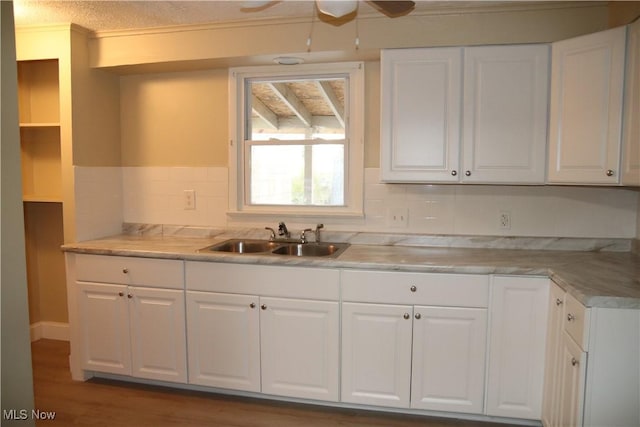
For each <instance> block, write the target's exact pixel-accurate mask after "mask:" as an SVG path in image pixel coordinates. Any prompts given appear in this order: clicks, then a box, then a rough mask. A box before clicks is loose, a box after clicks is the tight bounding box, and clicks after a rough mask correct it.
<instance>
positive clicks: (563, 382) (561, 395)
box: [542, 283, 640, 427]
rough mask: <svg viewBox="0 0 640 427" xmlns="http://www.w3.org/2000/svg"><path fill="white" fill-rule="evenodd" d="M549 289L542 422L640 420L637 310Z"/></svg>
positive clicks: (593, 425)
mask: <svg viewBox="0 0 640 427" xmlns="http://www.w3.org/2000/svg"><path fill="white" fill-rule="evenodd" d="M551 295H552V297H551V298H550V300H549V307H550V315H549V330H548V333H547V337H548V338H547V341H548V345H549V346H550V349H551V350H550V351H548V352H547V360H546V364H547V368H546V372H545V396H544V405H543V408H544V413H543V416H542V421H543V425H544V426H545V427H573V426H589V427H601V426H607V427H613V426H619V427H628V426H638V425H640V411H638V402H640V310H638V309H621V308H602V307H585V306H584V305H582V304H581V303H580V302H579V301H578V300H576V299H575V298H574V297H573V296H571V295H569V294H567V293H566V292H565V291H564V290H563V289H562V288H560V286H558V285H557V284H555V283H553V284H552V290H551Z"/></svg>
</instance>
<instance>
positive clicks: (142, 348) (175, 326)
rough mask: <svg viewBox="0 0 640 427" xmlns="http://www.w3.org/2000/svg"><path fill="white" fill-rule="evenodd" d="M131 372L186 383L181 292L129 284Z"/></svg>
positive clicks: (140, 375)
mask: <svg viewBox="0 0 640 427" xmlns="http://www.w3.org/2000/svg"><path fill="white" fill-rule="evenodd" d="M127 296H128V299H129V319H130V321H129V322H130V327H131V345H132V357H133V359H132V361H133V369H132V375H133V376H135V377H140V378H148V379H154V380H161V381H172V382H180V383H186V382H187V354H186V350H187V343H186V336H185V313H184V291H181V290H175V289H153V288H142V287H133V286H130V287H129V289H128V294H127Z"/></svg>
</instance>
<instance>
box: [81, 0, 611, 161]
mask: <svg viewBox="0 0 640 427" xmlns="http://www.w3.org/2000/svg"><path fill="white" fill-rule="evenodd" d="M607 20H608V14H607V9H606V7H604V6H602V5H599V6H598V5H596V6H594V7H581V8H574V9H566V8H560V9H557V8H549V9H544V10H533V11H531V10H526V11H509V12H504V11H503V12H500V13H481V14H478V13H466V14H445V15H431V16H419V17H411V16H409V17H405V18H399V19H388V18H385V19H367V20H363V22H360V23H359V32H360V40H361V43H362V46H363V48H362V52H368V53H366V54H362V55H363V56H364V57H373V59H372V60H368V61H367V62H366V69H365V76H366V81H365V84H366V89H365V100H364V102H365V166H366V167H377V166H378V165H379V151H380V148H379V145H380V144H379V135H380V127H379V121H380V90H379V86H380V71H379V68H380V66H379V61H378V57H379V48H380V47H397V46H414V45H420V46H438V45H465V44H467V45H470V44H471V45H473V44H482V43H524V42H540V41H544V42H547V41H553V40H558V39H562V38H566V37H570V36H573V35H577V34H583V33H588V32H594V31H598V30H601V29H604V28H606V27H607ZM299 25H300V24H299V23H295V24H289V25H285V24H283V25H281V26H280V27H279V28H280V31H281V33H276V34H275V35H274V33H273V32H272V30H273V29H272V28H271V27H272V26H271V25H269V26H266V25H263V26H262V27H260V26H257V27H256V26H255V25H254V26H245V27H241V28H236V27H233V28H223V29H216V30H215V33H216V34H215V35H216V37H214V38H210V39H208V40H206V44H204V43H202V42H201V41H200V39H199V36H204V35H205V33H207V31H214V30H201V31H192V32H187V33H189V34H188V36H189V37H190V38H191V39H190V40H188V43H187V41H185V40H183V37H186V36H185V34H184V33H185V32H174V33H171V32H161V33H157V34H151V35H149V34H147V35H145V36H143V35H141V34H132V35H126V36H119V37H113V36H112V35H104V36H98V38H97V39H95V40H93V48H94V53H99V55H98V57H99V60H97V59H94V60H95V61H97V63H98V64H99V65H104V66H107V65H108V66H110V67H111V66H115V67H117V68H116V70H119V71H120V72H127V73H129V72H141V71H142V70H144V71H148V70H149V67H150V66H151V65H150V63H149V62H150V61H151V60H153V61H174V60H175V61H177V60H179V62H165V63H163V64H155V66H151V69H154V68H159V69H164V68H167V67H168V68H184V67H191V66H195V65H196V64H199V65H200V66H202V63H198V60H203V59H204V58H209V59H224V61H223V63H224V64H229V63H231V64H232V65H234V64H235V63H242V62H243V59H242V58H244V60H248V59H251V58H253V59H255V58H258V59H261V60H263V61H264V58H262V57H260V56H259V54H265V53H267V52H277V51H276V49H281V50H280V51H279V52H286V51H294V50H295V49H299V48H300V47H299V46H298V47H296V43H297V41H296V40H297V39H300V38H301V37H303V36H302V34H301V33H299V28H298V26H299ZM350 25H352V24H346V25H344V26H342V27H332V26H330V25H328V24H323V23H316V26H317V30H315V31H314V38H313V43H312V46H313V49H315V51H316V52H322V53H321V54H316V55H315V56H313V55H312V56H311V57H310V59H311V60H312V61H313V60H316V59H317V58H318V57H320V58H325V57H327V56H328V57H331V55H332V52H335V51H332V50H331V49H336V48H338V49H343V55H341V59H358V58H357V56H358V55H360V54H359V53H357V52H356V51H355V49H354V46H353V41H354V35H355V29H354V28H350ZM288 27H291V33H290V34H289V37H284V38H283V37H282V34H283V33H282V32H285V31H286V30H287V28H288ZM329 27H330V28H329ZM267 28H268V31H266V29H267ZM263 30H265V31H263ZM307 31H308V28H307ZM201 33H202V34H201ZM220 33H224V34H220ZM278 34H279V36H278ZM284 34H286V33H284ZM307 35H308V34H307V33H305V34H304V37H303V39H304V40H306V37H307ZM232 36H233V37H232ZM270 37H274V38H275V37H278V38H277V40H272V42H271V43H269V38H270ZM248 39H252V40H260V43H256V45H255V46H252V45H251V44H247V43H245V42H244V41H246V40H248ZM300 40H302V39H300ZM276 41H277V43H276ZM298 41H299V40H298ZM183 42H184V43H186V44H183V45H182V46H183V49H177V48H176V49H173V48H171V46H173V45H174V44H175V45H180V44H181V43H183ZM156 43H162V45H163V46H165V47H167V46H168V47H167V48H166V49H159V46H156ZM199 43H200V44H199ZM198 46H200V49H198V48H197V47H198ZM136 49H140V50H144V52H145V55H144V56H142V55H140V50H136ZM372 52H373V54H372ZM324 54H326V56H325V55H324ZM243 55H245V56H243ZM252 55H253V56H252ZM256 55H258V56H256ZM184 61H187V62H184ZM189 61H191V62H189ZM193 61H195V62H193ZM136 63H138V64H146V65H138V66H135V67H133V68H132V64H136ZM207 64H208V65H213V66H218V65H219V64H217V63H207ZM118 67H119V68H118ZM227 73H228V71H227V67H226V66H223V67H220V68H215V69H209V70H206V71H175V72H165V73H152V74H148V73H147V74H143V73H141V74H135V75H124V76H122V77H121V78H120V109H121V111H120V114H121V116H120V117H121V119H120V125H121V151H122V165H123V166H226V165H227V152H228V151H227V148H228V143H229V142H228V141H229V136H228V113H227V110H228V79H227ZM92 163H93V162H91V161H90V160H87V162H86V164H92Z"/></svg>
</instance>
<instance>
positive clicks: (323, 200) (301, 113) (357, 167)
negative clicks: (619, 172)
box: [229, 62, 364, 216]
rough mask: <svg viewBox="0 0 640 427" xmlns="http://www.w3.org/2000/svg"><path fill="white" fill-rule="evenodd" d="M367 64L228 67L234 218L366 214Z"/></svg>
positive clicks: (230, 166)
mask: <svg viewBox="0 0 640 427" xmlns="http://www.w3.org/2000/svg"><path fill="white" fill-rule="evenodd" d="M363 67H364V65H363V64H362V63H359V62H358V63H338V64H313V65H311V64H304V65H294V66H267V67H243V68H232V69H231V70H230V82H231V83H230V92H231V93H230V102H231V108H230V130H231V135H232V139H231V141H230V142H231V146H230V150H229V168H230V192H229V210H230V214H232V215H233V214H294V215H308V216H320V215H322V216H334V215H345V216H354V215H356V216H362V215H363V208H362V205H363V204H362V199H363V182H362V181H363V178H362V176H363V170H364V160H363V116H364V70H363Z"/></svg>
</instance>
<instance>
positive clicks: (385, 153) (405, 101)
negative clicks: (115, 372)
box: [380, 48, 462, 182]
mask: <svg viewBox="0 0 640 427" xmlns="http://www.w3.org/2000/svg"><path fill="white" fill-rule="evenodd" d="M381 67H382V69H381V77H380V80H381V83H382V92H381V114H382V116H381V120H382V122H381V123H380V136H381V145H380V152H381V169H382V180H383V181H386V182H424V181H440V182H443V181H444V182H457V181H458V177H457V176H456V175H457V170H458V162H459V146H460V115H461V92H462V87H461V82H462V48H432V49H394V50H383V51H382V53H381Z"/></svg>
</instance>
